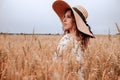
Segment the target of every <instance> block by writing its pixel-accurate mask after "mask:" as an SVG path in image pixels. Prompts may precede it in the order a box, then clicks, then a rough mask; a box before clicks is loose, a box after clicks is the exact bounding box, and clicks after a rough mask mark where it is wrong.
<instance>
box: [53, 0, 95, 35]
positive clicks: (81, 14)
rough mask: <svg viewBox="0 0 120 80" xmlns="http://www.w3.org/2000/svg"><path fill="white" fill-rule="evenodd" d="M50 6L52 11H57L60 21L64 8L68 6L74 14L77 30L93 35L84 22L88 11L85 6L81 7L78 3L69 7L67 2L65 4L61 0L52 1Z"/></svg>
mask: <svg viewBox="0 0 120 80" xmlns="http://www.w3.org/2000/svg"><path fill="white" fill-rule="evenodd" d="M52 7H53V9H54V11H55V12H56V13H57V15H58V16H59V18H60V20H61V22H62V21H63V18H64V14H65V11H66V9H68V8H70V9H71V10H72V11H73V14H74V16H75V21H76V25H77V28H78V30H79V31H81V32H82V33H84V34H87V35H89V36H91V37H94V35H93V33H92V32H91V30H90V29H89V28H90V27H89V26H88V24H87V22H86V18H87V17H88V13H87V11H86V9H85V8H83V7H82V6H80V5H78V6H75V7H70V6H69V4H67V3H66V2H65V1H63V0H57V1H55V2H54V3H53V5H52Z"/></svg>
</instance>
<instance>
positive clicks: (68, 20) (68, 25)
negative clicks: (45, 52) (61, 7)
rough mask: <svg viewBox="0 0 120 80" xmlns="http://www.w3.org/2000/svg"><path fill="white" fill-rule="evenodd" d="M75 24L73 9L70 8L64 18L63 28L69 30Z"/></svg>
mask: <svg viewBox="0 0 120 80" xmlns="http://www.w3.org/2000/svg"><path fill="white" fill-rule="evenodd" d="M73 26H74V19H73V16H72V13H71V10H68V11H67V12H66V13H65V15H64V18H63V29H64V31H69V30H71V29H72V28H73Z"/></svg>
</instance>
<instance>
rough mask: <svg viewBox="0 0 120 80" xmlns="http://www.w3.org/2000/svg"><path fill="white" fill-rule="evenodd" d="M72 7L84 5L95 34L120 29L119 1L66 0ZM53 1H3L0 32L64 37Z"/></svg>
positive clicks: (115, 31)
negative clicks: (57, 34)
mask: <svg viewBox="0 0 120 80" xmlns="http://www.w3.org/2000/svg"><path fill="white" fill-rule="evenodd" d="M65 1H66V2H68V3H69V4H70V5H71V6H75V5H82V6H84V7H85V8H86V9H87V11H88V13H89V16H88V19H87V22H88V24H89V25H90V26H91V29H92V31H93V33H94V34H108V33H109V31H110V33H111V34H116V33H117V29H116V27H115V22H117V23H118V25H119V27H120V0H65ZM53 2H54V0H0V32H4V33H5V32H8V33H33V29H34V32H35V33H42V34H44V33H52V34H54V33H55V34H56V33H63V31H62V25H61V22H60V20H59V18H58V16H57V15H56V14H55V12H54V11H53V9H52V3H53Z"/></svg>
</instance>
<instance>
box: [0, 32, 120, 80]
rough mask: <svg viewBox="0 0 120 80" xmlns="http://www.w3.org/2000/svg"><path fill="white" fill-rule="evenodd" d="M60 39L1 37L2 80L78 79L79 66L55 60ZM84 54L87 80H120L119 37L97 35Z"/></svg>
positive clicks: (0, 66)
mask: <svg viewBox="0 0 120 80" xmlns="http://www.w3.org/2000/svg"><path fill="white" fill-rule="evenodd" d="M61 37H62V35H9V34H0V80H77V78H78V76H79V75H78V74H77V73H76V72H75V71H76V67H77V65H74V64H72V65H71V66H70V65H65V64H64V63H59V62H58V63H55V62H54V61H53V59H54V53H55V52H56V46H57V43H58V41H59V40H60V38H61ZM84 54H85V65H84V66H85V68H84V74H85V80H120V35H96V38H95V39H91V40H90V44H89V46H88V50H87V51H86V52H85V53H84ZM72 63H75V62H72Z"/></svg>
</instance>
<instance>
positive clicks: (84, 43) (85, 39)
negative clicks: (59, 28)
mask: <svg viewBox="0 0 120 80" xmlns="http://www.w3.org/2000/svg"><path fill="white" fill-rule="evenodd" d="M67 11H71V16H72V17H73V19H74V22H75V25H76V21H75V17H74V14H73V12H72V10H71V9H70V8H68V9H66V11H65V13H66V12H67ZM88 27H89V26H88ZM75 29H76V36H77V40H78V41H79V42H80V44H79V45H80V46H81V50H82V51H83V52H84V51H85V50H86V49H87V47H88V43H89V41H90V38H91V36H89V35H86V34H84V33H82V32H81V31H79V30H78V28H77V25H76V26H75ZM89 30H90V27H89ZM65 33H69V31H64V34H65Z"/></svg>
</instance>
